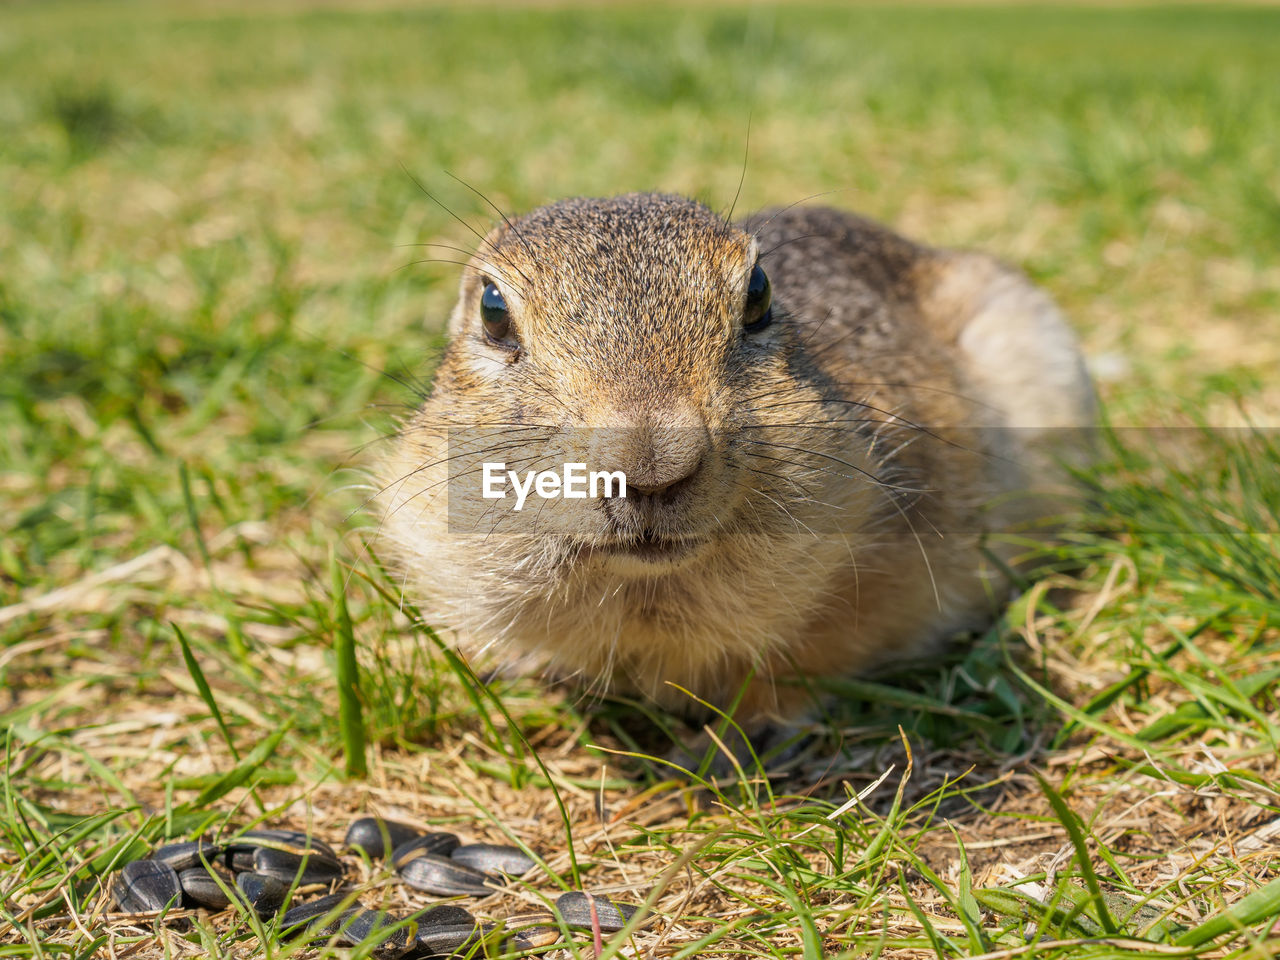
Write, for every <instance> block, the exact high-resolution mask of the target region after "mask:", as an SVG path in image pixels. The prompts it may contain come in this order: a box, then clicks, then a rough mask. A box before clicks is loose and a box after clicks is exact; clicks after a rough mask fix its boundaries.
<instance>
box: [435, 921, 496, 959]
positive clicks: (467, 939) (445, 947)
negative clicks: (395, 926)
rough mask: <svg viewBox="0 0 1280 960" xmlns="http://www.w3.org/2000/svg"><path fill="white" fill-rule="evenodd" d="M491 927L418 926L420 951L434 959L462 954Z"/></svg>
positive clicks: (441, 924)
mask: <svg viewBox="0 0 1280 960" xmlns="http://www.w3.org/2000/svg"><path fill="white" fill-rule="evenodd" d="M486 929H492V927H491V926H487V925H482V924H479V923H475V922H472V923H435V924H431V925H430V926H426V927H424V926H422V925H421V924H419V926H418V937H417V940H418V949H419V950H420V951H422V952H423V953H424V954H426V955H428V956H433V957H448V956H451V955H453V954H455V953H461V952H462V951H463V950H464V949H466V948H467V947H469V946H471V945H472V944H474V943H475V942H476V941H477V940H479V939H480V937H481V936H483V935H484V933H485V931H486Z"/></svg>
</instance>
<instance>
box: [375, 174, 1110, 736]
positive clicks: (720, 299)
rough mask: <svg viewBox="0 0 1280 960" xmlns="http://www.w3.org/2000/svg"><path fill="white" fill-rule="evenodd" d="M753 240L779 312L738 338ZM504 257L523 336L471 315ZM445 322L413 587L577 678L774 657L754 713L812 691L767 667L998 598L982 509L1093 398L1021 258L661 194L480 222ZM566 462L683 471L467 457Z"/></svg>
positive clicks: (405, 526) (420, 492) (676, 701)
mask: <svg viewBox="0 0 1280 960" xmlns="http://www.w3.org/2000/svg"><path fill="white" fill-rule="evenodd" d="M757 257H758V258H759V262H760V264H761V266H762V267H763V268H764V269H765V271H766V272H767V273H768V275H769V277H770V280H771V282H772V289H773V303H774V310H775V314H774V316H775V321H774V323H773V324H772V325H771V326H770V327H769V328H768V329H766V330H764V331H762V332H760V333H754V334H748V333H744V331H743V329H742V312H743V303H744V297H745V290H746V283H747V277H748V274H749V273H750V271H751V269H752V266H753V265H754V263H755V262H756V260H757ZM488 281H493V282H494V283H496V284H497V285H498V287H499V288H500V289H501V290H502V292H503V294H504V295H505V297H506V300H507V303H508V305H509V307H510V311H509V312H510V316H511V319H512V331H511V333H510V335H509V339H510V340H511V341H512V343H513V344H516V345H517V347H516V349H514V350H512V349H509V348H507V347H502V346H496V345H494V344H492V343H491V342H490V341H488V340H487V339H486V337H485V335H484V334H483V332H482V327H481V323H480V318H479V298H480V293H481V290H482V289H483V287H484V284H485V283H486V282H488ZM450 329H451V334H452V341H451V344H450V347H449V349H448V351H447V352H446V355H445V358H444V360H443V363H442V365H441V367H440V370H439V373H438V374H437V378H436V382H435V386H434V390H433V392H432V394H431V396H430V398H429V399H428V400H427V401H426V402H425V403H424V404H423V406H422V408H421V409H420V410H419V411H418V412H417V413H416V414H415V415H414V416H413V417H411V418H410V419H409V420H408V421H407V422H405V423H404V425H403V430H402V432H401V433H400V435H399V437H398V439H397V440H396V444H395V449H394V452H393V454H392V455H391V456H390V457H388V458H387V459H386V460H385V461H384V462H383V464H382V465H381V467H380V471H379V477H380V480H381V483H380V486H381V487H382V492H381V494H380V502H381V505H382V510H383V514H382V518H381V524H380V530H381V532H382V534H383V535H385V536H386V537H388V538H390V540H391V541H392V542H393V543H394V544H395V546H396V555H397V556H396V559H397V562H398V563H399V565H400V567H401V569H402V570H403V572H404V576H405V580H406V585H407V588H408V589H409V590H410V591H411V592H412V593H413V594H414V595H418V596H421V597H422V598H423V599H424V600H425V602H426V609H427V610H428V611H430V612H431V614H432V616H433V617H434V618H437V619H438V620H439V621H440V622H442V623H443V624H444V625H446V626H448V627H450V628H452V629H454V630H456V631H457V633H458V634H459V636H460V638H461V639H462V640H463V642H464V644H465V645H466V646H467V647H468V648H469V649H472V650H476V651H479V650H483V649H488V648H490V647H491V648H492V652H493V653H494V654H496V655H497V656H499V657H500V658H503V659H506V660H512V661H514V660H516V659H521V660H524V661H531V662H533V663H536V664H539V665H542V666H546V667H549V668H550V669H552V670H553V671H555V672H556V673H557V674H560V675H566V674H567V675H570V676H573V677H576V678H578V679H579V680H580V682H581V683H582V684H583V685H584V686H585V687H587V688H588V689H593V690H604V689H609V688H624V689H630V690H635V691H638V692H639V693H641V694H643V695H645V696H648V697H650V698H653V699H654V700H656V701H658V702H660V703H662V704H664V705H667V706H670V707H675V708H686V707H688V706H689V703H690V701H689V700H688V698H687V697H686V695H685V694H683V693H680V692H679V691H678V690H677V689H676V688H675V687H674V686H672V685H673V684H675V685H679V686H680V687H683V688H685V689H687V690H689V691H690V692H692V693H693V694H695V695H697V696H699V697H702V698H704V699H706V700H708V701H710V702H712V703H715V704H717V705H725V704H727V703H729V702H730V701H731V700H732V699H733V697H734V696H735V695H736V694H737V693H738V691H739V689H740V688H741V687H742V684H743V682H744V680H745V679H746V678H747V677H748V675H750V674H751V672H752V671H755V675H756V679H755V680H754V681H753V682H752V683H751V684H750V686H749V687H748V689H747V694H746V698H745V700H744V702H743V703H742V704H741V706H740V708H739V715H740V717H741V719H742V720H743V721H744V722H745V723H746V724H747V725H748V726H754V725H756V724H758V723H759V722H760V721H762V720H763V719H764V718H766V717H769V716H781V717H784V718H786V717H794V715H795V714H796V713H797V712H798V711H799V710H800V709H801V708H802V707H803V702H804V696H805V695H804V694H803V693H802V692H801V688H798V687H796V686H794V685H785V684H779V685H775V684H774V683H773V682H772V680H773V679H776V678H778V677H780V676H782V675H789V674H792V673H795V672H798V673H799V674H801V675H809V676H823V675H833V674H848V673H850V672H853V671H857V670H861V669H864V668H866V667H867V666H869V665H872V664H874V663H877V662H880V661H883V660H887V659H893V658H898V657H903V656H909V655H914V654H919V653H920V652H922V651H924V650H926V649H928V646H929V645H930V644H932V643H935V642H937V641H938V640H940V639H942V638H945V637H946V636H948V635H950V634H953V633H955V632H956V631H957V630H960V629H963V628H965V627H967V626H972V625H976V624H978V623H980V622H981V621H983V620H984V619H986V618H988V617H989V616H990V615H991V613H992V611H993V609H994V608H995V606H996V605H997V604H998V603H999V602H1001V601H1002V600H1003V599H1004V598H1005V596H1006V595H1007V591H1008V585H1007V584H1006V583H1005V581H1004V579H1003V576H1002V575H1001V574H1000V573H999V572H998V571H997V570H994V569H991V568H990V566H989V565H988V564H987V563H986V562H984V559H983V553H982V550H981V547H982V545H983V537H984V532H985V531H986V530H988V529H989V528H991V527H992V526H993V525H997V526H998V525H1001V524H1005V523H1008V522H1009V521H1010V519H1011V518H1013V517H1015V516H1016V517H1018V518H1021V519H1025V518H1026V517H1027V516H1030V515H1034V514H1035V513H1036V512H1038V510H1039V509H1040V508H1028V507H1027V506H1026V503H1027V501H1025V500H1023V501H1020V502H1019V503H1018V505H1017V506H1013V505H1012V504H1013V501H1012V500H1010V501H1009V502H1010V506H1008V507H1007V508H1005V507H1001V506H999V504H1000V503H1001V502H1002V498H1008V497H1009V495H1011V494H1014V493H1017V492H1018V491H1022V490H1025V489H1027V488H1028V487H1030V486H1032V485H1034V484H1042V483H1043V482H1045V481H1046V480H1047V479H1048V470H1049V467H1048V461H1047V459H1045V458H1037V457H1036V456H1034V455H1033V450H1034V448H1035V447H1036V444H1037V442H1038V440H1039V438H1040V437H1042V436H1043V435H1044V428H1058V427H1067V426H1075V425H1082V424H1086V423H1088V422H1089V421H1090V419H1091V417H1092V393H1091V390H1090V387H1089V384H1088V380H1087V377H1086V375H1085V374H1084V372H1083V366H1082V364H1081V361H1080V357H1079V353H1078V350H1077V348H1076V345H1075V341H1074V339H1073V338H1072V336H1071V334H1070V332H1069V330H1068V328H1067V326H1066V324H1065V323H1064V322H1063V320H1062V319H1061V317H1060V315H1059V314H1058V313H1057V311H1056V310H1055V309H1054V307H1053V306H1052V304H1051V303H1050V302H1049V300H1048V299H1047V298H1046V297H1045V296H1044V295H1043V294H1042V293H1040V292H1039V291H1037V290H1036V289H1035V288H1034V287H1033V286H1032V285H1031V284H1030V283H1028V282H1027V280H1026V279H1025V278H1023V277H1022V276H1021V275H1020V274H1018V273H1016V272H1014V271H1012V270H1010V269H1008V268H1006V267H1003V266H1001V265H1000V264H998V263H996V262H995V261H993V260H991V259H990V258H987V257H984V256H981V255H978V254H968V253H965V254H959V253H950V252H944V251H936V250H930V249H928V248H924V247H921V246H918V245H916V244H914V243H911V242H910V241H907V240H905V239H903V238H901V237H899V236H897V235H895V234H893V233H891V232H889V231H887V230H885V229H884V228H882V227H880V226H878V225H876V224H873V223H870V222H868V221H865V220H862V219H859V218H857V217H854V216H852V215H849V214H846V213H842V212H838V211H835V210H829V209H821V208H790V209H786V210H783V211H779V212H765V213H762V214H760V215H758V216H756V217H754V218H752V219H750V220H748V221H747V222H746V223H744V224H742V225H741V226H734V225H730V224H728V223H726V222H724V221H723V220H722V219H720V218H719V217H717V216H716V215H715V214H714V213H712V212H711V211H709V210H708V209H706V208H705V207H703V206H701V205H699V204H696V203H694V202H693V201H690V200H686V199H683V198H679V197H671V196H662V195H656V194H632V195H628V196H623V197H617V198H613V199H607V200H570V201H565V202H561V203H557V204H554V205H551V206H548V207H544V208H542V209H539V210H535V211H534V212H532V213H530V214H528V215H527V216H524V217H522V218H519V219H518V220H516V221H515V222H514V223H512V224H505V225H503V226H502V227H500V228H498V229H496V230H494V231H493V233H492V234H491V235H490V236H489V237H488V238H487V239H486V241H485V242H484V244H483V245H482V246H481V248H480V250H479V251H478V252H477V253H476V255H475V256H474V257H473V258H472V261H471V263H470V264H469V265H468V266H467V268H466V269H465V271H464V274H463V278H462V284H461V290H460V295H459V300H458V305H457V307H456V309H455V311H454V313H453V316H452V319H451V327H450ZM1010 426H1016V427H1018V428H1019V429H1018V430H1017V431H1016V432H1015V431H1009V430H1005V429H1003V428H1005V427H1010ZM992 428H995V429H992ZM570 454H573V455H574V456H573V457H570V456H569V455H570ZM566 458H570V459H572V458H576V459H587V460H591V461H594V463H599V464H604V465H606V466H607V467H608V468H609V469H625V471H626V473H627V477H628V482H629V484H635V485H639V486H642V487H645V488H648V489H658V490H662V489H663V488H666V489H665V492H660V493H657V494H655V495H653V496H650V497H643V496H639V497H635V498H632V497H628V499H627V500H626V501H617V500H613V501H605V500H582V501H568V500H564V501H554V502H551V501H547V502H541V503H540V504H539V505H538V506H537V507H536V508H532V509H528V510H527V511H526V512H524V513H521V514H513V513H508V512H505V511H502V510H495V507H494V504H493V502H492V501H486V502H484V503H480V502H478V501H476V500H475V498H474V497H473V496H468V495H466V493H465V491H464V489H463V487H462V486H460V481H459V480H458V478H459V477H462V478H464V479H465V478H467V477H469V478H471V479H472V480H474V478H475V476H476V474H475V471H476V470H478V464H479V463H480V462H481V461H482V460H506V461H508V462H510V463H515V462H519V463H520V465H521V466H520V468H521V469H526V468H529V467H531V466H533V465H535V464H536V465H539V466H540V467H541V468H546V467H549V466H553V465H556V464H558V463H559V462H560V461H561V460H563V459H566ZM593 468H595V467H594V466H593ZM690 470H693V473H692V475H690V476H686V475H687V474H689V472H690ZM672 484H674V485H672ZM668 485H671V486H668ZM451 501H452V502H451ZM993 504H996V505H997V506H996V508H995V509H992V505H993ZM642 536H643V537H647V538H649V539H650V540H656V541H657V542H658V543H659V545H660V550H659V553H658V555H656V556H654V555H649V554H643V553H642V552H640V553H638V552H637V550H638V548H636V549H635V550H633V545H634V544H635V543H636V542H637V539H636V538H638V537H642ZM689 544H692V546H689Z"/></svg>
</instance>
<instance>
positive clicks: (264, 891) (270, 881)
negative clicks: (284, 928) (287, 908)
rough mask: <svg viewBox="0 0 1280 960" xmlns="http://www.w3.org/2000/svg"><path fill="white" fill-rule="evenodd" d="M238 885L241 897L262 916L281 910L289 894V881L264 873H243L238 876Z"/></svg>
mask: <svg viewBox="0 0 1280 960" xmlns="http://www.w3.org/2000/svg"><path fill="white" fill-rule="evenodd" d="M236 886H237V887H238V888H239V890H240V893H241V894H242V897H241V899H243V900H244V901H245V902H246V903H248V905H249V906H250V907H252V908H253V909H254V911H255V912H256V913H257V914H258V916H260V917H269V916H271V915H272V914H273V913H275V912H276V911H277V910H279V909H280V908H281V907H282V906H283V905H284V898H285V897H287V896H288V895H289V885H288V884H287V883H285V882H284V881H282V880H277V879H276V878H275V877H269V876H267V875H266V874H262V873H242V874H240V875H238V876H237V877H236Z"/></svg>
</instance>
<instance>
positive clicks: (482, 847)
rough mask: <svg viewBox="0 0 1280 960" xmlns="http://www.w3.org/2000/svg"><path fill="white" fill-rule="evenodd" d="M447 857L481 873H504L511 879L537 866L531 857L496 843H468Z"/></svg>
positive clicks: (515, 848) (517, 849)
mask: <svg viewBox="0 0 1280 960" xmlns="http://www.w3.org/2000/svg"><path fill="white" fill-rule="evenodd" d="M449 857H450V859H452V860H454V861H455V862H457V863H461V864H465V865H466V866H468V867H474V868H475V869H477V870H479V871H480V872H481V873H505V874H507V875H508V876H512V877H518V876H521V875H522V874H524V873H527V872H528V871H530V870H532V869H533V868H534V867H535V866H537V863H536V862H535V861H534V859H533V857H531V856H529V855H528V854H527V853H525V852H524V851H523V850H521V849H519V848H518V847H509V846H503V845H502V844H497V843H469V844H467V845H466V846H465V847H455V848H454V850H453V852H452V853H450V854H449Z"/></svg>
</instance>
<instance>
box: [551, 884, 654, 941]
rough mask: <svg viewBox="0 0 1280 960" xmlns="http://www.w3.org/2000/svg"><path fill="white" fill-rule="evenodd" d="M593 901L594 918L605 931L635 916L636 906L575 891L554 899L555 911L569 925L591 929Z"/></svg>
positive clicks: (621, 926)
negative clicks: (592, 905)
mask: <svg viewBox="0 0 1280 960" xmlns="http://www.w3.org/2000/svg"><path fill="white" fill-rule="evenodd" d="M591 900H594V901H595V907H596V919H597V921H598V922H599V924H600V929H601V930H602V931H604V932H606V933H614V932H616V931H618V930H621V929H622V928H623V927H625V926H626V925H627V921H628V920H630V919H631V918H632V917H633V916H635V912H636V908H635V907H633V906H631V905H630V904H627V903H614V902H613V901H612V900H610V899H609V898H608V897H602V896H600V895H599V894H594V895H592V896H591V897H590V898H588V895H587V894H585V893H579V892H577V891H574V892H571V893H565V894H561V895H560V898H559V899H558V900H556V911H557V912H558V913H559V914H560V916H561V917H563V918H564V922H565V923H567V924H568V925H569V926H571V927H586V928H587V929H591V926H592V924H591V903H590V901H591Z"/></svg>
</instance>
